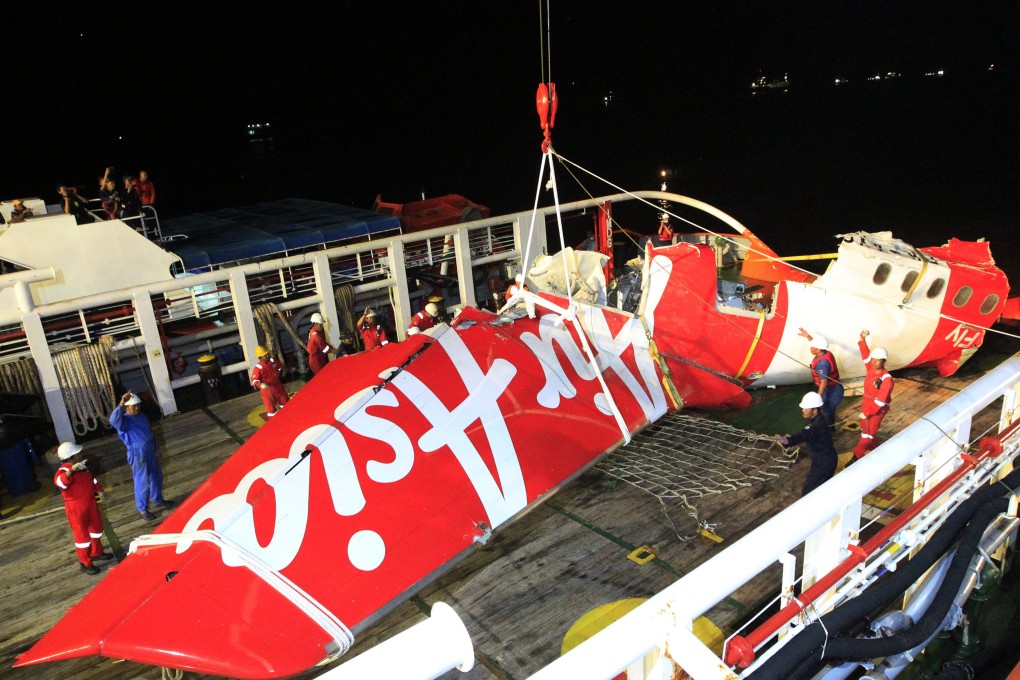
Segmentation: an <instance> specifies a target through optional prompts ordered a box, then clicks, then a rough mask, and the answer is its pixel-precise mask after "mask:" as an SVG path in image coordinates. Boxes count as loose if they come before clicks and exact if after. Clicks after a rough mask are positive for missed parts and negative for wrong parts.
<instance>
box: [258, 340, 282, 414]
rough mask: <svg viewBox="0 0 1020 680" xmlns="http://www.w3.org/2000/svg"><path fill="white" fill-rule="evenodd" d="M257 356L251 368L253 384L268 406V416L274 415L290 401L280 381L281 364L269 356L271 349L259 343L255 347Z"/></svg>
mask: <svg viewBox="0 0 1020 680" xmlns="http://www.w3.org/2000/svg"><path fill="white" fill-rule="evenodd" d="M255 356H256V357H258V363H256V364H255V368H253V369H251V386H252V387H254V388H255V389H257V390H258V391H259V396H260V397H262V403H263V404H265V407H266V416H267V417H272V416H275V415H276V412H277V411H278V410H279V409H281V408H283V405H284V404H286V403H287V402H288V401H290V397H288V396H287V390H285V389H284V388H283V383H282V382H281V381H280V365H279V364H278V363H276V359H274V358H273V357H271V356H269V350H268V349H266V348H265V347H263V346H262V345H259V346H258V347H256V348H255Z"/></svg>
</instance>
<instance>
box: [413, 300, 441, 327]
mask: <svg viewBox="0 0 1020 680" xmlns="http://www.w3.org/2000/svg"><path fill="white" fill-rule="evenodd" d="M438 315H439V306H438V305H437V304H436V303H435V302H430V303H428V304H427V305H425V309H423V310H421V311H420V312H418V313H417V314H415V315H414V318H412V319H411V325H409V326H408V327H407V334H408V335H417V334H418V333H421V332H422V331H427V330H428V329H430V328H432V327H433V326H435V325H436V317H437V316H438Z"/></svg>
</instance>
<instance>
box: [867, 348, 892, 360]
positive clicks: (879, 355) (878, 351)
mask: <svg viewBox="0 0 1020 680" xmlns="http://www.w3.org/2000/svg"><path fill="white" fill-rule="evenodd" d="M871 358H872V359H888V358H889V350H887V349H886V348H885V347H876V348H875V349H873V350H871Z"/></svg>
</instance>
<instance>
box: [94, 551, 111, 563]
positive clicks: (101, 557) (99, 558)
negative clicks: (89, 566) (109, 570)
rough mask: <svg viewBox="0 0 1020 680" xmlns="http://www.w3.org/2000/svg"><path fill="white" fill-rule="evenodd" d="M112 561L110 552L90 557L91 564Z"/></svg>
mask: <svg viewBox="0 0 1020 680" xmlns="http://www.w3.org/2000/svg"><path fill="white" fill-rule="evenodd" d="M112 559H113V553H110V552H104V553H99V554H98V555H93V556H92V561H93V562H96V561H99V562H106V561H107V560H112Z"/></svg>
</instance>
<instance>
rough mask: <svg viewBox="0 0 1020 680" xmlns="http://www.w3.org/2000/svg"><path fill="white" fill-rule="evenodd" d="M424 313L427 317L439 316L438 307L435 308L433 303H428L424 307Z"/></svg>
mask: <svg viewBox="0 0 1020 680" xmlns="http://www.w3.org/2000/svg"><path fill="white" fill-rule="evenodd" d="M425 313H426V314H428V315H429V316H439V307H437V306H436V303H435V302H430V303H428V304H427V305H425Z"/></svg>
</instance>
